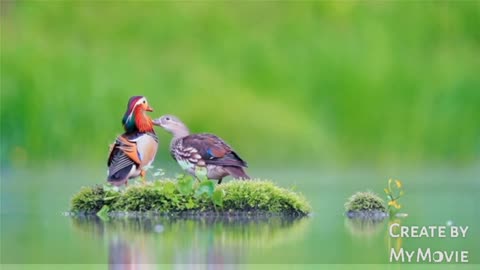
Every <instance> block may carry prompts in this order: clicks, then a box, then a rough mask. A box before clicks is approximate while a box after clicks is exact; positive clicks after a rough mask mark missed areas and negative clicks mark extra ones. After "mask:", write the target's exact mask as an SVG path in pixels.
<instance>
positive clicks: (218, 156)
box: [153, 115, 250, 184]
mask: <svg viewBox="0 0 480 270" xmlns="http://www.w3.org/2000/svg"><path fill="white" fill-rule="evenodd" d="M153 124H154V125H158V126H161V127H162V128H164V129H165V130H167V131H168V132H170V133H172V135H173V138H172V141H171V143H170V153H171V155H172V157H173V158H174V159H175V160H176V161H177V162H178V164H179V165H180V166H181V167H182V169H184V170H185V171H187V172H188V173H190V174H192V175H194V176H195V172H196V170H197V168H198V167H202V168H206V169H207V177H208V178H209V179H216V180H218V183H219V184H220V183H221V182H222V179H223V178H224V177H226V176H227V175H231V176H232V177H234V178H238V179H250V177H249V176H248V175H247V174H246V173H245V171H244V168H246V167H247V163H246V162H245V161H244V160H243V159H242V158H240V156H239V155H238V154H237V153H236V152H235V151H234V150H233V149H232V148H231V147H230V146H229V145H228V144H227V143H226V142H225V141H223V140H222V139H221V138H219V137H217V136H215V135H213V134H208V133H200V134H190V132H189V130H188V128H187V126H185V124H184V123H183V122H182V121H180V119H178V118H177V117H175V116H173V115H164V116H162V117H160V118H158V119H155V120H153Z"/></svg>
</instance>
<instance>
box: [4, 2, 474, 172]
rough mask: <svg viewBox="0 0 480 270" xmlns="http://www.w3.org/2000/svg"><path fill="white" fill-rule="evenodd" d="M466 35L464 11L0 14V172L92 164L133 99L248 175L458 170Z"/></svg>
mask: <svg viewBox="0 0 480 270" xmlns="http://www.w3.org/2000/svg"><path fill="white" fill-rule="evenodd" d="M478 29H480V4H479V2H477V1H462V2H448V1H442V2H423V1H422V2H421V1H418V2H412V1H409V2H406V3H399V2H397V3H386V2H374V1H366V2H323V1H322V2H302V3H293V2H277V3H266V2H249V3H213V2H199V3H194V2H182V3H181V2H162V3H159V2H142V3H131V2H117V3H113V2H95V1H92V2H81V3H80V2H76V3H69V2H60V3H59V2H30V1H25V2H2V15H1V109H0V116H1V137H2V138H1V139H2V141H1V144H2V147H1V161H2V164H11V163H13V164H16V163H18V164H36V163H38V162H42V163H43V162H49V161H53V162H55V161H59V160H88V161H102V160H103V159H105V157H106V154H107V145H108V144H109V143H110V142H111V141H112V140H113V138H114V137H115V136H116V135H117V134H119V133H121V131H122V128H121V124H120V121H121V117H122V115H123V113H124V110H125V107H126V102H127V100H128V98H129V97H130V96H132V95H139V94H140V95H146V96H147V98H148V99H149V102H150V103H151V105H152V107H153V108H154V109H155V112H154V113H153V114H152V116H159V115H161V114H164V113H173V114H176V115H178V116H180V117H181V118H182V119H184V120H185V122H186V123H188V125H189V126H190V128H191V130H192V131H195V132H201V131H208V132H213V133H216V134H218V135H220V136H221V137H223V138H225V139H226V140H227V141H228V142H230V144H232V145H233V146H234V148H236V150H237V151H238V152H239V153H241V154H242V156H243V157H244V158H245V159H246V160H248V161H250V162H257V163H263V164H274V163H276V162H291V163H293V164H314V165H317V164H319V163H333V164H350V163H355V162H358V161H362V162H368V161H371V162H379V163H389V162H406V163H411V164H416V163H424V162H457V163H459V164H463V163H470V162H473V161H476V160H478V157H479V154H480V126H479V124H478V123H479V122H478V121H479V120H478V119H479V117H480V109H479V108H480V76H478V74H479V70H480V57H479V51H480V31H478ZM158 133H159V134H160V135H161V140H163V142H164V144H163V147H162V146H161V148H160V153H159V159H161V160H162V159H169V157H168V153H167V151H166V147H167V146H166V145H167V143H166V142H167V141H168V140H169V139H170V138H169V135H167V134H165V133H164V132H163V131H160V130H159V132H158Z"/></svg>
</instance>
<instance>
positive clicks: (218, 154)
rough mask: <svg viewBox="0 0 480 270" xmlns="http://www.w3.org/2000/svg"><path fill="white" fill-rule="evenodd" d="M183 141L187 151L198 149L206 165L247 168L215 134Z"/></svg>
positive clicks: (187, 138) (203, 134) (202, 135)
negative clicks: (188, 149)
mask: <svg viewBox="0 0 480 270" xmlns="http://www.w3.org/2000/svg"><path fill="white" fill-rule="evenodd" d="M181 140H182V145H183V147H184V148H185V149H187V148H188V147H191V148H193V149H196V150H197V153H198V155H200V157H201V159H202V160H203V161H204V162H205V163H206V164H213V165H220V166H238V167H247V163H246V162H245V161H244V160H243V159H242V158H240V156H238V154H237V153H235V151H234V150H233V149H232V148H231V147H230V146H229V145H228V144H227V143H225V142H224V141H223V140H222V139H221V138H219V137H217V136H215V135H213V134H209V133H200V134H192V135H189V136H186V137H184V138H182V139H181Z"/></svg>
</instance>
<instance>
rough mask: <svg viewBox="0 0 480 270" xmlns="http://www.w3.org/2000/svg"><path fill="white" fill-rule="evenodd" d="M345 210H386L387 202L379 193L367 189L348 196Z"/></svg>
mask: <svg viewBox="0 0 480 270" xmlns="http://www.w3.org/2000/svg"><path fill="white" fill-rule="evenodd" d="M345 210H346V211H347V212H361V211H374V210H375V211H380V212H386V207H385V204H384V202H383V200H382V198H380V196H378V195H377V194H375V193H373V192H370V191H366V192H357V193H355V194H353V195H352V196H350V198H348V200H347V202H346V203H345Z"/></svg>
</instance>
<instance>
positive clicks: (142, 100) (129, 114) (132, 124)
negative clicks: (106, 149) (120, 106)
mask: <svg viewBox="0 0 480 270" xmlns="http://www.w3.org/2000/svg"><path fill="white" fill-rule="evenodd" d="M145 112H153V109H152V107H150V105H148V101H147V98H146V97H144V96H133V97H131V98H130V99H129V100H128V104H127V111H126V112H125V114H124V115H123V119H122V124H123V127H124V128H125V131H126V132H134V131H137V130H138V131H140V132H147V131H150V130H153V129H152V121H151V119H150V118H149V117H148V116H147V115H146V114H145Z"/></svg>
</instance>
